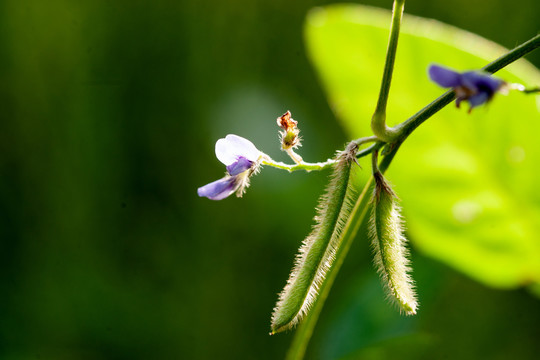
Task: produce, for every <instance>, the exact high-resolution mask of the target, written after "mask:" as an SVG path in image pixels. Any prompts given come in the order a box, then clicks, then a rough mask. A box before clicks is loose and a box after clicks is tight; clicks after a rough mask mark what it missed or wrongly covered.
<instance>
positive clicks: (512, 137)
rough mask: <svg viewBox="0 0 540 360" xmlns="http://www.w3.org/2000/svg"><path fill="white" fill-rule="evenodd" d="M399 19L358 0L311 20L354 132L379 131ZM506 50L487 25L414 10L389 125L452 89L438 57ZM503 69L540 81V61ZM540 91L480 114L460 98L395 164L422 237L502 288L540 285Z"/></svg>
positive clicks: (323, 72)
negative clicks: (442, 81) (445, 84)
mask: <svg viewBox="0 0 540 360" xmlns="http://www.w3.org/2000/svg"><path fill="white" fill-rule="evenodd" d="M389 23H390V12H389V11H386V10H381V9H376V8H371V7H367V6H358V5H336V6H329V7H325V8H317V9H315V10H314V11H312V12H311V13H310V15H309V17H308V19H307V23H306V29H305V30H306V31H305V33H306V43H307V47H308V52H309V55H310V58H311V60H312V62H313V64H314V66H315V68H316V69H317V71H318V73H319V76H320V78H321V81H322V83H323V85H324V88H325V89H326V91H327V93H328V97H329V100H330V104H331V106H332V109H333V110H334V112H335V113H336V115H337V116H338V118H339V119H340V120H341V121H342V124H343V126H344V128H345V129H346V131H347V132H348V134H349V135H350V136H351V138H358V137H361V136H367V135H370V134H371V131H370V124H369V122H370V118H371V115H372V113H373V110H374V109H375V104H376V101H377V94H378V90H379V86H380V78H381V76H382V71H383V65H384V55H385V51H386V46H387V42H388V26H389ZM505 51H506V50H505V49H503V48H502V47H500V46H498V45H496V44H494V43H492V42H490V41H488V40H485V39H483V38H480V37H478V36H477V35H474V34H471V33H467V32H465V31H463V30H459V29H456V28H454V27H451V26H448V25H445V24H442V23H439V22H437V21H434V20H428V19H421V18H417V17H413V16H407V15H405V17H404V22H403V25H402V33H401V35H400V39H399V45H398V52H397V58H396V64H395V69H394V78H393V82H392V88H391V90H390V98H389V104H388V110H387V121H388V123H389V125H395V124H397V123H400V122H403V121H404V120H406V119H407V118H408V117H410V116H411V115H413V114H414V113H415V112H417V111H418V110H419V109H420V108H422V107H423V106H425V105H427V104H428V103H429V102H430V101H432V100H433V99H435V98H436V97H437V96H439V95H440V94H442V92H443V89H441V88H439V87H438V86H437V85H435V84H434V83H432V82H430V80H429V79H428V77H427V68H428V66H429V64H431V63H438V64H442V65H445V66H448V67H451V68H454V69H457V70H471V69H479V68H481V67H482V66H484V65H486V64H487V63H488V62H490V61H492V60H494V59H495V58H497V57H498V56H500V55H502V54H503V53H504V52H505ZM497 76H499V77H501V78H503V79H504V80H506V81H508V82H519V83H522V84H524V85H526V86H535V85H536V86H537V85H538V84H540V72H539V71H538V70H537V69H536V68H535V67H533V66H532V65H531V64H530V63H528V62H526V61H524V60H520V61H518V62H516V63H514V64H512V65H510V66H508V67H507V68H506V69H505V70H503V71H500V72H499V73H497ZM537 99H539V97H538V96H530V95H524V94H522V93H519V92H511V93H510V94H509V95H508V96H503V95H497V96H496V97H495V98H494V100H493V102H492V103H490V104H488V105H487V106H483V107H481V108H477V109H474V111H473V112H472V113H471V114H467V110H466V109H465V108H466V107H467V106H464V107H465V108H462V109H456V108H455V106H454V105H453V104H452V105H450V106H448V107H446V108H445V109H443V110H442V111H440V112H439V113H437V114H436V115H435V116H434V117H432V118H431V119H429V120H428V121H427V122H426V123H425V124H423V125H422V126H421V127H420V128H419V129H417V130H416V131H415V132H414V133H413V134H412V135H411V136H410V137H409V139H407V141H406V142H405V143H404V144H403V146H402V148H401V149H400V151H399V152H398V155H397V156H396V158H395V160H394V162H393V163H392V165H391V167H390V169H389V171H388V172H387V176H388V178H389V179H390V180H391V181H392V183H393V184H394V185H395V190H396V192H397V193H398V194H400V197H401V198H402V205H403V209H404V215H405V217H406V220H407V221H406V222H407V225H408V228H409V236H410V238H411V242H412V243H413V245H414V246H415V247H416V248H417V249H419V250H421V251H423V252H424V253H425V254H427V255H428V256H431V257H433V258H435V259H438V260H440V261H442V262H444V263H446V264H448V265H450V266H452V267H454V268H455V269H457V270H459V271H461V272H463V273H465V274H467V275H469V276H471V277H472V278H474V279H476V280H478V281H481V282H483V283H485V284H488V285H490V286H493V287H497V288H515V287H518V286H523V285H531V284H536V286H537V285H538V284H540V241H539V239H540V189H539V188H538V186H537V182H538V181H537V178H538V177H539V175H540V170H539V169H540V146H538V140H537V137H538V135H539V134H540V114H539V111H538V104H537V103H536V101H537ZM366 173H367V172H366Z"/></svg>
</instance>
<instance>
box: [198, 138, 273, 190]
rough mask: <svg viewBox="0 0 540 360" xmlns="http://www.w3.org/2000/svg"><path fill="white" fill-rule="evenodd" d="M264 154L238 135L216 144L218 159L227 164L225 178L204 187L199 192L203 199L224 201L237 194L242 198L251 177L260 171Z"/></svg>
mask: <svg viewBox="0 0 540 360" xmlns="http://www.w3.org/2000/svg"><path fill="white" fill-rule="evenodd" d="M262 156H263V153H262V152H260V151H259V150H258V149H257V148H256V147H255V145H253V143H252V142H251V141H249V140H247V139H244V138H243V137H240V136H237V135H232V134H230V135H227V136H226V137H225V138H224V139H219V140H218V141H217V142H216V157H217V158H218V160H219V161H221V162H222V163H223V164H225V166H226V168H227V174H226V175H225V177H224V178H222V179H219V180H216V181H214V182H211V183H210V184H207V185H204V186H202V187H200V188H199V189H198V190H197V194H199V196H201V197H203V196H204V197H207V198H209V199H212V200H222V199H225V198H226V197H228V196H229V195H231V194H232V193H234V192H236V195H237V196H238V197H241V196H242V194H243V193H244V190H245V188H246V187H248V186H249V177H250V176H251V175H253V174H254V173H256V172H257V171H258V169H259V166H260V162H261V158H262Z"/></svg>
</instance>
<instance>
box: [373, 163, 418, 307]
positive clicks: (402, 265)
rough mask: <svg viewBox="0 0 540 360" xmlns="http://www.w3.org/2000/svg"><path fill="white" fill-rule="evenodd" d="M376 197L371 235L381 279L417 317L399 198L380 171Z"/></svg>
mask: <svg viewBox="0 0 540 360" xmlns="http://www.w3.org/2000/svg"><path fill="white" fill-rule="evenodd" d="M373 176H374V178H375V189H374V193H373V198H372V205H373V207H372V213H371V219H370V235H371V238H372V245H373V251H374V253H375V259H374V262H375V265H376V266H377V270H378V272H379V274H380V276H381V279H382V281H383V283H384V285H385V287H386V289H387V291H388V293H389V298H391V299H393V300H394V302H395V303H396V304H398V305H399V307H400V309H401V310H402V311H403V312H404V313H405V314H407V315H414V314H416V309H417V308H418V301H417V300H416V294H415V290H414V283H413V280H412V277H411V275H410V272H411V268H410V266H409V263H410V261H409V259H408V255H409V252H408V250H407V248H406V244H407V239H406V238H405V236H404V235H403V230H404V229H403V219H402V217H401V208H400V207H399V204H398V198H397V196H396V194H395V193H394V191H393V190H392V188H391V187H390V185H389V184H388V182H386V180H385V178H384V177H383V175H382V174H381V173H380V172H379V171H377V172H375V174H374V175H373Z"/></svg>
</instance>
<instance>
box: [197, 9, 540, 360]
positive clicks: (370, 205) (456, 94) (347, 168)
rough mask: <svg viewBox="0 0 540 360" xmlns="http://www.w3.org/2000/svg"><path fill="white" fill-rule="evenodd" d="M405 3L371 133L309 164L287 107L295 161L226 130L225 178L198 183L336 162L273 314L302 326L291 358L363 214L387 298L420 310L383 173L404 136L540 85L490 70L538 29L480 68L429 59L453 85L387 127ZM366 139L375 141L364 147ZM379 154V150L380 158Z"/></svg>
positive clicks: (534, 42) (226, 187)
mask: <svg viewBox="0 0 540 360" xmlns="http://www.w3.org/2000/svg"><path fill="white" fill-rule="evenodd" d="M404 2H405V1H404V0H395V1H394V8H393V14H392V22H391V27H390V37H389V42H388V48H387V54H386V59H385V66H384V71H383V77H382V82H381V88H380V93H379V98H378V101H377V104H376V106H375V111H374V114H373V117H372V119H371V129H372V131H373V135H372V136H368V137H364V138H360V139H356V140H353V141H351V142H349V143H348V145H347V146H346V147H345V149H344V150H343V151H338V152H337V153H336V156H335V157H334V158H332V159H329V160H327V161H324V162H318V163H308V162H305V161H304V160H303V158H302V157H301V156H300V155H299V154H297V153H296V151H295V150H296V149H297V148H298V147H299V146H300V137H299V132H300V131H299V129H298V122H297V121H295V120H294V119H293V118H292V117H291V113H290V112H289V111H287V112H286V113H285V114H283V115H282V116H280V117H278V118H277V124H278V126H279V127H280V128H281V132H280V139H281V141H280V142H281V149H282V150H283V151H285V152H286V153H287V154H288V155H289V157H290V158H291V159H292V161H293V162H294V164H285V163H281V162H276V161H274V160H273V159H271V158H270V157H269V156H268V155H266V154H265V153H263V152H261V151H260V150H259V149H257V147H256V146H255V145H254V144H253V143H251V142H250V141H249V140H247V139H244V138H242V137H240V136H237V135H227V136H226V137H225V138H224V139H220V140H218V141H217V143H216V156H217V158H218V159H219V160H220V161H221V162H222V163H223V164H224V165H225V166H226V170H227V172H226V175H225V177H223V178H222V179H220V180H217V181H214V182H212V183H210V184H208V185H205V186H203V187H201V188H199V189H198V194H199V196H203V197H207V198H209V199H212V200H222V199H224V198H226V197H228V196H230V195H231V194H233V193H236V195H237V196H242V194H243V193H244V191H245V189H246V188H247V186H248V185H249V179H250V177H251V176H253V175H254V174H256V173H257V172H258V171H259V170H260V168H261V167H262V166H264V165H268V166H272V167H276V168H279V169H283V170H287V171H289V172H292V171H297V170H305V171H311V170H323V169H326V168H332V173H331V175H330V181H329V184H328V186H327V188H326V191H325V193H324V194H323V195H322V196H321V198H320V200H319V204H318V207H317V210H316V216H315V222H316V224H315V226H314V228H313V230H312V231H311V233H310V234H309V235H308V236H307V237H306V239H305V240H304V242H303V243H302V246H301V247H300V250H299V252H298V255H297V256H296V260H295V264H294V266H293V269H292V271H291V274H290V276H289V279H288V280H287V283H286V285H285V287H284V289H283V291H282V292H281V293H280V295H279V299H278V301H277V305H276V307H275V308H274V311H273V314H272V318H271V334H276V333H279V332H282V331H286V330H289V329H292V328H294V327H295V326H296V325H298V324H302V326H300V328H299V329H298V331H297V336H296V337H295V340H294V341H293V346H292V348H291V350H290V352H289V357H291V358H301V357H302V355H303V353H304V351H305V348H306V346H307V343H308V341H309V338H310V336H311V333H312V331H313V328H314V326H315V323H316V320H317V317H318V314H319V313H320V311H321V309H322V306H323V304H324V300H325V298H326V296H327V295H328V292H329V289H330V288H331V285H332V282H333V280H334V278H335V276H336V274H337V271H338V270H339V267H340V265H341V263H342V262H343V259H344V257H345V256H346V253H347V249H348V247H349V246H350V243H351V241H352V239H353V238H354V237H355V234H356V231H357V230H358V228H359V224H360V223H361V222H362V220H363V217H364V216H368V215H369V216H370V226H369V232H370V234H369V235H370V237H371V240H372V248H373V252H374V263H375V265H376V267H377V269H378V272H379V274H380V276H381V280H382V282H383V285H384V287H385V288H386V289H387V292H388V295H389V298H391V299H392V300H393V302H395V303H396V304H397V305H398V307H399V308H400V310H401V311H402V313H404V314H407V315H414V314H416V313H417V311H418V304H419V302H418V299H417V297H416V294H415V287H414V282H413V279H412V270H411V265H410V261H409V259H408V257H407V255H408V250H407V244H406V242H407V240H406V238H405V236H404V224H403V219H402V217H401V214H400V206H399V203H398V202H399V200H398V197H397V195H396V194H395V192H394V190H392V188H391V186H390V182H389V181H388V180H387V179H386V178H385V177H384V175H383V174H384V172H385V171H386V169H387V168H388V167H389V165H390V163H391V162H392V159H393V158H394V156H395V154H396V152H397V151H398V149H399V148H400V146H401V145H402V144H403V142H404V141H405V140H406V139H407V137H408V136H409V135H410V134H411V133H412V132H413V131H414V130H415V129H416V128H417V127H418V126H420V125H421V124H422V123H423V122H424V121H426V120H427V119H428V118H429V117H431V116H432V115H433V114H435V113H436V112H437V111H439V110H440V109H442V108H443V107H445V106H446V105H448V104H449V103H450V102H451V101H452V100H454V99H455V100H456V106H457V107H460V105H461V103H463V102H468V103H469V109H468V111H469V112H471V111H472V110H473V109H474V108H476V107H478V106H481V105H483V104H485V103H487V102H489V101H492V100H493V98H494V96H495V95H496V94H497V93H506V92H507V91H508V90H519V91H522V92H524V93H533V92H538V89H525V88H524V87H523V86H522V85H519V84H508V83H507V82H505V81H503V80H502V79H498V78H496V77H494V76H492V75H491V74H492V73H494V72H496V71H498V70H500V69H502V68H504V67H505V66H507V65H508V64H510V63H512V62H514V61H515V60H517V59H519V58H521V57H523V56H524V55H525V54H527V53H529V52H530V51H532V50H534V49H536V48H538V47H539V46H540V35H537V36H535V37H533V38H532V39H531V40H529V41H527V42H525V43H523V44H522V45H520V46H518V47H516V48H515V49H513V50H511V51H510V52H508V53H507V54H505V55H503V56H502V57H500V58H499V59H497V60H495V61H494V62H492V63H490V64H488V65H487V66H486V67H484V68H483V69H481V70H474V71H467V72H463V73H460V72H457V71H454V70H451V69H449V68H446V67H443V66H440V65H435V64H433V65H431V66H430V67H429V69H427V72H428V75H429V77H430V78H431V80H432V81H434V82H435V83H436V84H438V85H440V86H441V87H444V88H447V89H448V91H446V92H445V93H444V94H443V95H441V96H440V97H439V98H437V99H435V100H434V101H433V102H431V103H430V104H428V105H427V106H426V107H424V108H423V109H421V110H420V111H419V112H418V113H416V114H415V115H413V116H412V117H411V118H409V119H408V120H406V121H404V122H403V123H401V124H399V125H396V126H395V127H393V128H390V127H388V126H387V125H386V104H387V100H388V94H389V90H390V84H391V79H392V73H393V66H394V59H395V56H396V49H397V43H398V37H399V32H400V25H401V18H402V14H403V9H404ZM366 144H370V145H369V146H367V147H364V146H365V145H366ZM379 152H380V153H381V154H382V155H381V161H379ZM367 155H371V156H372V174H373V177H372V179H371V180H370V181H368V183H367V184H366V186H365V188H364V189H363V190H362V191H356V190H355V189H353V188H352V186H351V184H352V183H353V181H352V178H353V177H354V174H355V172H357V171H360V168H359V166H358V165H357V164H356V162H357V159H358V158H361V157H364V156H367ZM368 209H370V210H368Z"/></svg>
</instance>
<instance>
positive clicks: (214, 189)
mask: <svg viewBox="0 0 540 360" xmlns="http://www.w3.org/2000/svg"><path fill="white" fill-rule="evenodd" d="M237 180H238V179H237V177H236V176H225V177H224V178H223V179H219V180H216V181H214V182H211V183H210V184H207V185H204V186H201V187H200V188H198V189H197V194H199V196H201V197H203V196H204V197H207V198H209V199H211V200H222V199H225V198H226V197H227V196H229V195H231V194H232V193H233V192H235V191H236V189H238V186H239V183H238V181H237Z"/></svg>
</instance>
